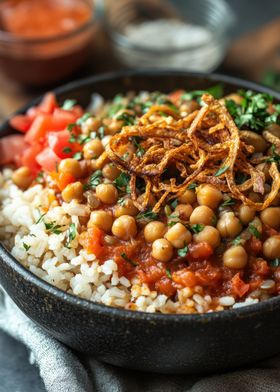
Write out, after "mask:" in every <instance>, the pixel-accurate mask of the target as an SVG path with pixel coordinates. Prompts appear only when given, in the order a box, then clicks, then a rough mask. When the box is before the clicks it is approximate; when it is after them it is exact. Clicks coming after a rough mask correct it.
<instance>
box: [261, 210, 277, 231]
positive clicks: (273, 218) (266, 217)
mask: <svg viewBox="0 0 280 392" xmlns="http://www.w3.org/2000/svg"><path fill="white" fill-rule="evenodd" d="M261 220H262V222H263V223H264V224H265V225H267V226H270V227H272V228H273V229H278V228H279V227H280V207H268V208H266V209H265V210H263V211H262V212H261Z"/></svg>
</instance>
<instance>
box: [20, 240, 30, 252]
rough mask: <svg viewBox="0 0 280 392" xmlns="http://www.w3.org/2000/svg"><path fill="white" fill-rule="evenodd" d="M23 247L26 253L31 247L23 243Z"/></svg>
mask: <svg viewBox="0 0 280 392" xmlns="http://www.w3.org/2000/svg"><path fill="white" fill-rule="evenodd" d="M22 245H23V247H24V249H25V250H26V252H27V251H28V250H29V249H30V248H31V245H27V244H26V243H25V242H23V244H22Z"/></svg>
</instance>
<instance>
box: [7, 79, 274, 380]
mask: <svg viewBox="0 0 280 392" xmlns="http://www.w3.org/2000/svg"><path fill="white" fill-rule="evenodd" d="M217 82H222V83H223V84H224V86H225V91H226V93H230V92H233V91H236V90H237V89H239V88H245V89H248V88H249V89H253V90H256V91H261V92H268V93H270V94H271V95H273V96H274V97H275V99H276V100H280V95H279V94H277V93H275V92H273V91H271V90H269V89H266V88H264V87H261V86H258V85H255V84H252V83H249V82H244V81H241V80H238V79H234V78H229V77H226V76H220V75H202V74H193V73H186V72H167V71H166V72H164V71H162V72H151V71H146V72H143V71H142V72H126V73H121V74H111V75H105V76H98V77H92V78H89V79H86V80H82V81H79V82H74V83H72V84H69V85H67V86H65V87H62V88H59V89H58V90H57V91H56V93H57V94H58V98H59V100H60V101H64V100H65V99H67V98H76V99H77V100H78V101H79V103H80V104H82V105H87V104H88V102H89V100H90V97H91V94H92V93H93V92H98V93H100V94H102V95H103V96H104V97H105V98H112V97H113V96H114V94H116V93H119V92H124V91H128V90H150V91H153V90H160V91H166V92H167V91H170V90H173V89H176V88H184V89H204V88H207V87H209V86H210V85H213V84H215V83H217ZM37 102H38V101H37ZM35 103H36V102H35ZM32 104H34V102H33V103H32ZM25 110H26V108H24V109H23V110H21V112H23V111H25ZM10 132H11V129H10V128H9V125H8V123H7V122H6V123H5V124H3V125H2V127H1V128H0V136H4V135H6V134H8V133H10ZM0 268H1V269H0V282H1V284H2V285H3V287H4V288H5V289H6V291H7V292H8V294H9V295H10V296H11V297H12V298H13V300H14V301H15V303H16V304H17V305H18V306H19V308H20V309H21V310H22V311H23V312H24V313H25V314H26V315H27V316H28V317H30V318H31V319H32V320H33V321H34V322H35V323H37V324H38V325H40V326H41V327H42V328H43V329H44V330H46V331H48V332H49V333H50V334H51V335H52V336H54V337H56V338H57V339H58V340H60V341H61V342H63V343H65V344H67V345H68V346H70V347H72V348H74V349H76V350H79V351H82V352H87V353H92V354H93V356H95V357H96V358H98V359H99V360H101V361H104V362H108V363H110V364H114V365H117V366H122V367H127V368H133V369H139V370H145V371H155V372H163V373H198V372H200V373H201V372H214V371H221V370H226V369H230V368H234V367H238V366H241V365H245V364H248V363H250V362H253V361H257V360H260V359H264V358H266V357H269V356H272V355H274V354H276V353H278V352H280V329H279V325H280V297H278V298H277V297H276V298H273V299H269V300H267V301H265V302H262V303H259V304H256V305H250V306H247V307H244V308H239V309H234V310H227V311H224V312H215V313H209V314H204V315H163V314H149V313H144V312H132V311H127V310H121V309H116V308H111V307H107V306H104V305H99V304H95V303H92V302H89V301H86V300H82V299H79V298H77V297H74V296H71V295H69V294H66V293H64V292H62V291H60V290H59V289H56V288H55V287H52V286H51V285H49V284H48V283H46V282H44V281H42V280H41V279H39V278H37V277H36V276H34V275H33V274H32V273H30V272H29V271H27V270H26V269H25V268H24V267H22V266H21V265H20V264H19V263H18V262H17V261H16V260H15V259H14V258H13V257H12V256H11V255H10V253H9V252H7V251H6V250H5V249H4V248H3V247H1V248H0Z"/></svg>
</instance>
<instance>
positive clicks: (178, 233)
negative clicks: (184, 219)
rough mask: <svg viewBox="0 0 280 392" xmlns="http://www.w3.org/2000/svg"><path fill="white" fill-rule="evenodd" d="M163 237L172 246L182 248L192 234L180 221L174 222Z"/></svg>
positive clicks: (188, 241)
mask: <svg viewBox="0 0 280 392" xmlns="http://www.w3.org/2000/svg"><path fill="white" fill-rule="evenodd" d="M165 238H166V239H167V240H168V241H169V242H170V243H171V244H172V245H173V246H174V248H183V247H184V246H185V245H186V244H189V243H190V242H191V240H192V235H191V233H190V232H189V230H188V229H186V227H185V226H184V225H183V224H182V223H179V222H178V223H176V224H175V225H174V226H172V227H171V228H170V229H169V230H168V232H167V233H166V234H165Z"/></svg>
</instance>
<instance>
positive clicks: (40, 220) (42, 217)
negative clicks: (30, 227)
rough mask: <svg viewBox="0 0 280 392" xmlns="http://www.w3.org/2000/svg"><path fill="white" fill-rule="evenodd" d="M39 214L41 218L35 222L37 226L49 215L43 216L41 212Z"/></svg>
mask: <svg viewBox="0 0 280 392" xmlns="http://www.w3.org/2000/svg"><path fill="white" fill-rule="evenodd" d="M39 214H40V217H39V219H38V220H37V221H36V222H35V223H36V225H38V223H40V222H42V221H43V219H44V216H45V215H47V213H45V214H41V213H40V211H39Z"/></svg>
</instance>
